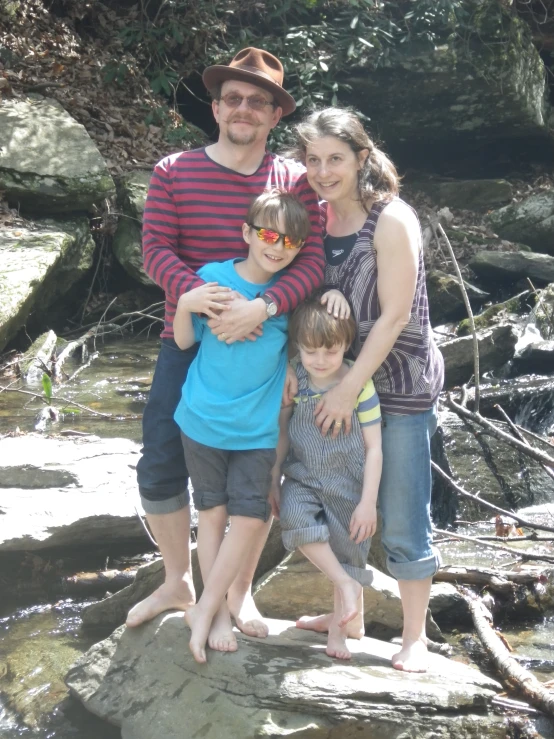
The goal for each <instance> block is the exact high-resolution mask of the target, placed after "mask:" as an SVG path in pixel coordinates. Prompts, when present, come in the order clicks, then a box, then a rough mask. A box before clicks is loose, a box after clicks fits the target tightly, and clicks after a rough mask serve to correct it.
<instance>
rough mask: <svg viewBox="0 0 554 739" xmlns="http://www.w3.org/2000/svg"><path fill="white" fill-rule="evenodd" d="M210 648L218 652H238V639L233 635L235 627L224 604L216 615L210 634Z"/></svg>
mask: <svg viewBox="0 0 554 739" xmlns="http://www.w3.org/2000/svg"><path fill="white" fill-rule="evenodd" d="M208 646H209V647H211V649H216V650H217V651H218V652H236V651H237V638H236V636H235V635H234V634H233V625H232V623H231V617H230V616H229V611H228V610H227V606H226V605H225V604H224V605H223V606H222V607H221V608H220V609H219V611H218V612H217V613H216V614H215V617H214V620H213V621H212V627H211V629H210V633H209V634H208Z"/></svg>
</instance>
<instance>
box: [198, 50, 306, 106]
mask: <svg viewBox="0 0 554 739" xmlns="http://www.w3.org/2000/svg"><path fill="white" fill-rule="evenodd" d="M283 77H284V70H283V65H282V64H281V62H280V61H279V60H278V59H277V57H276V56H273V54H270V53H269V52H268V51H264V50H263V49H255V48H254V47H253V46H249V47H248V48H247V49H242V51H239V53H238V54H237V55H236V56H235V57H234V58H233V59H232V60H231V62H230V63H229V65H228V66H227V65H224V64H215V65H214V66H212V67H206V69H205V70H204V74H203V75H202V80H203V82H204V84H205V85H206V87H207V88H208V90H212V89H213V88H214V87H216V86H217V85H218V84H220V83H221V82H225V80H241V81H242V82H250V83H251V84H252V85H257V86H258V87H261V88H263V89H264V90H268V92H271V93H272V94H273V95H274V97H275V100H276V101H277V103H278V104H279V105H280V106H281V108H282V109H283V115H289V113H292V112H293V111H294V110H295V109H296V103H295V102H294V98H293V97H292V95H289V94H288V92H287V91H286V90H283Z"/></svg>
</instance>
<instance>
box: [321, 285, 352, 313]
mask: <svg viewBox="0 0 554 739" xmlns="http://www.w3.org/2000/svg"><path fill="white" fill-rule="evenodd" d="M325 304H327V313H330V314H332V315H333V316H335V318H348V317H349V315H350V305H349V304H348V300H347V299H346V298H345V297H344V295H343V294H342V293H341V291H340V290H327V292H326V293H323V295H322V296H321V305H325Z"/></svg>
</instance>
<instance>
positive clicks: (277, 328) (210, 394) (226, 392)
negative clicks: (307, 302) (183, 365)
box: [174, 259, 288, 451]
mask: <svg viewBox="0 0 554 739" xmlns="http://www.w3.org/2000/svg"><path fill="white" fill-rule="evenodd" d="M240 261H242V260H240V259H230V260H229V261H227V262H211V263H210V264H206V265H205V266H204V267H201V268H200V269H199V270H198V276H199V277H201V278H202V279H203V280H205V281H206V282H218V283H219V284H220V285H224V286H225V287H230V288H232V289H233V290H237V292H239V293H241V295H244V296H245V297H246V298H248V299H249V300H251V299H253V298H255V297H256V296H258V295H261V294H262V293H264V292H265V291H266V290H268V289H269V288H270V287H271V286H272V285H274V284H275V282H276V281H277V280H278V278H279V275H275V276H274V277H273V278H272V279H271V280H270V282H267V283H265V284H263V285H259V284H254V283H252V282H247V281H246V280H244V279H243V278H242V277H240V276H239V275H238V274H237V272H236V270H235V267H234V265H235V263H236V262H240ZM207 322H208V318H207V317H206V316H202V317H198V316H196V315H193V325H194V332H195V335H196V339H197V341H199V342H200V348H199V350H198V354H197V356H196V358H195V359H194V361H193V362H192V364H191V366H190V369H189V371H188V375H187V379H186V381H185V384H184V385H183V391H182V395H181V400H180V402H179V405H178V406H177V410H176V411H175V416H174V418H175V421H176V423H177V425H178V426H179V427H180V428H181V430H182V431H183V433H185V434H186V435H187V436H189V437H190V438H191V439H194V441H197V442H199V443H200V444H205V445H206V446H211V447H214V448H215V449H230V450H237V451H238V450H240V449H273V448H275V447H276V446H277V441H278V438H279V410H280V407H281V396H282V394H283V387H284V384H285V374H286V368H287V338H288V335H287V327H288V317H287V316H286V315H280V316H274V317H273V318H268V319H267V321H264V324H263V335H262V336H259V337H258V338H257V339H256V341H249V340H248V339H246V340H245V341H236V342H235V343H234V344H229V345H227V344H226V343H225V342H224V341H218V339H217V337H216V336H214V335H213V334H212V332H211V331H210V329H209V328H208V326H207Z"/></svg>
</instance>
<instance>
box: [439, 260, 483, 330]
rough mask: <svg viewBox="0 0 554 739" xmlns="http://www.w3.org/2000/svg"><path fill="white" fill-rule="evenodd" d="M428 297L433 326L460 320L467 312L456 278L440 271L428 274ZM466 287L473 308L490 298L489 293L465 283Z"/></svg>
mask: <svg viewBox="0 0 554 739" xmlns="http://www.w3.org/2000/svg"><path fill="white" fill-rule="evenodd" d="M426 282H427V295H428V298H429V314H430V317H431V323H432V324H433V326H438V325H440V324H442V323H446V322H447V321H452V320H454V319H456V318H460V317H461V316H463V315H464V314H465V312H466V309H465V303H464V299H463V296H462V291H461V290H460V285H459V283H458V280H457V278H456V277H453V276H452V275H449V274H447V273H446V272H442V271H441V270H438V269H433V270H430V271H429V272H428V273H427V278H426ZM464 286H465V288H466V292H467V294H468V297H469V301H470V303H471V304H472V305H473V306H476V305H477V306H478V305H481V304H482V303H484V302H485V300H486V299H487V298H488V293H486V292H484V291H483V290H480V289H479V288H478V287H474V286H473V285H470V284H469V282H465V281H464Z"/></svg>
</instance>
